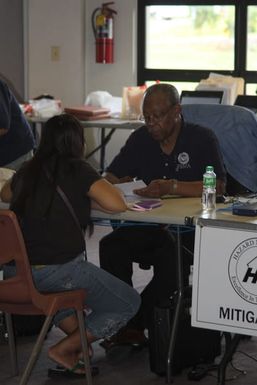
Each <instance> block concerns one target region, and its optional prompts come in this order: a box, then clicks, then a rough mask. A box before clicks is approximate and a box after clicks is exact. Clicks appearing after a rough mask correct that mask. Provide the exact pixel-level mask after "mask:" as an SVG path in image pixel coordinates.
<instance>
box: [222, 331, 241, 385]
mask: <svg viewBox="0 0 257 385" xmlns="http://www.w3.org/2000/svg"><path fill="white" fill-rule="evenodd" d="M224 336H225V353H224V355H223V357H222V360H221V362H220V364H219V366H218V385H224V384H225V381H226V369H227V365H228V363H229V362H230V361H231V359H232V357H233V354H234V352H235V350H236V348H237V346H238V344H239V342H240V339H241V335H240V334H235V335H234V337H233V338H231V334H230V333H224Z"/></svg>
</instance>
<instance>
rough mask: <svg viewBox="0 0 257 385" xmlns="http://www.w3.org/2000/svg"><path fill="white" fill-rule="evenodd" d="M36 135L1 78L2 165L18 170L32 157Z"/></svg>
mask: <svg viewBox="0 0 257 385" xmlns="http://www.w3.org/2000/svg"><path fill="white" fill-rule="evenodd" d="M34 144H35V143H34V137H33V133H32V131H31V128H30V126H29V124H28V122H27V121H26V119H25V117H24V115H23V113H22V111H21V109H20V107H19V104H18V102H17V100H16V98H15V97H14V95H13V94H12V92H11V90H10V89H9V87H8V86H7V84H6V83H5V82H3V81H2V80H0V167H6V168H11V169H14V170H16V169H17V168H19V167H20V165H21V164H22V163H23V162H24V161H25V160H27V159H29V158H31V156H32V151H33V148H34Z"/></svg>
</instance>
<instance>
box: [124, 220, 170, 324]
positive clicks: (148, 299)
mask: <svg viewBox="0 0 257 385" xmlns="http://www.w3.org/2000/svg"><path fill="white" fill-rule="evenodd" d="M148 235H149V236H151V237H152V239H153V240H154V242H152V248H151V250H148V255H147V261H148V263H149V262H150V263H151V265H153V272H154V274H153V277H152V279H151V281H150V282H149V283H148V285H147V286H146V287H145V289H144V290H143V292H142V293H141V299H142V303H141V307H140V309H139V311H138V313H137V314H136V316H135V317H133V318H132V319H131V320H130V322H129V325H130V327H134V328H139V329H145V328H147V327H148V321H149V319H150V317H151V316H152V314H153V308H154V306H155V305H156V304H157V303H159V302H160V301H161V300H164V299H167V298H169V297H170V296H171V295H172V294H173V292H174V291H175V290H176V288H177V274H176V258H175V253H176V248H175V241H174V237H173V236H172V234H170V233H169V231H168V230H166V229H165V228H162V227H159V228H155V229H154V231H151V234H148ZM141 260H142V258H141Z"/></svg>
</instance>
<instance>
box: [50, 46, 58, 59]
mask: <svg viewBox="0 0 257 385" xmlns="http://www.w3.org/2000/svg"><path fill="white" fill-rule="evenodd" d="M51 60H52V61H59V60H60V47H59V46H52V47H51Z"/></svg>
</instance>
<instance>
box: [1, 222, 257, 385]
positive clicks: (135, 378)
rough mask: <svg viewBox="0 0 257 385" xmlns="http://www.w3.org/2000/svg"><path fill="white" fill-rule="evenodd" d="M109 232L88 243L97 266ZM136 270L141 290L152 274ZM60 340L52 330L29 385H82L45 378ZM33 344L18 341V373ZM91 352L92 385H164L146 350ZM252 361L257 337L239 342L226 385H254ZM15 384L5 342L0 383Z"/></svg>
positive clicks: (179, 383)
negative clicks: (94, 371)
mask: <svg viewBox="0 0 257 385" xmlns="http://www.w3.org/2000/svg"><path fill="white" fill-rule="evenodd" d="M108 231H110V229H109V228H107V227H98V226H97V227H96V228H95V233H94V235H93V237H92V238H91V239H90V240H89V241H88V255H89V259H90V260H91V261H94V262H95V263H96V264H98V239H99V238H100V237H101V236H103V235H104V234H105V233H106V232H108ZM135 269H136V273H135V279H134V284H135V286H136V287H137V288H139V290H140V288H142V286H144V284H145V282H146V281H147V280H148V279H149V277H150V276H151V271H142V270H140V269H138V268H137V266H135ZM60 337H61V332H60V331H59V330H58V329H55V328H54V329H52V330H51V332H50V333H49V334H48V338H47V339H46V341H45V344H44V349H43V352H42V354H41V356H40V358H39V360H38V363H37V365H36V367H35V368H34V370H33V373H32V376H31V379H30V382H29V384H30V385H43V384H44V385H53V384H55V383H57V382H58V383H60V384H62V385H66V384H69V383H71V382H72V383H74V384H82V383H83V381H82V380H81V379H78V380H71V379H68V378H63V377H62V378H60V379H58V380H56V379H55V380H54V379H50V378H48V375H47V374H48V368H50V367H54V364H53V363H52V362H51V361H50V360H49V359H48V358H47V349H48V347H49V346H51V345H52V344H53V343H54V342H55V341H58V339H60ZM33 343H34V338H32V337H23V338H19V340H18V354H19V366H20V369H21V371H22V368H23V367H24V364H25V363H26V361H27V358H28V356H29V353H30V350H31V347H32V345H33ZM94 351H95V354H94V359H93V363H94V364H95V365H97V366H98V367H99V370H100V373H99V375H98V376H96V377H94V380H93V383H94V385H104V384H110V385H112V384H114V385H116V384H117V385H118V384H124V385H162V384H165V383H166V381H165V378H164V377H159V376H157V375H155V374H154V373H152V372H151V371H150V369H149V360H148V352H147V349H143V350H139V351H138V350H135V349H134V350H133V349H131V348H127V347H126V348H119V349H118V348H117V349H116V350H113V351H112V352H111V353H110V354H109V355H106V354H105V352H104V350H103V349H102V348H101V347H100V346H99V344H98V343H95V344H94ZM250 357H252V358H250ZM218 359H219V358H218ZM218 359H217V360H218ZM254 360H257V338H251V339H244V340H242V341H241V343H240V345H239V348H238V350H237V353H236V354H235V356H234V359H233V366H234V368H233V367H232V366H231V365H230V366H229V367H228V370H227V381H226V384H230V383H231V384H235V385H250V384H251V385H255V384H256V382H257V362H256V361H254ZM235 368H237V369H235ZM238 369H240V370H241V372H240V371H239V370H238ZM242 371H246V374H243V373H242ZM187 372H188V369H187V370H184V371H183V373H181V374H179V375H177V376H175V378H174V384H176V385H186V384H192V383H193V381H189V380H188V378H187ZM18 383H19V377H15V378H14V377H11V369H10V364H9V352H8V346H7V344H6V343H0V384H1V385H16V384H18ZM200 383H201V385H214V384H217V372H216V371H212V372H210V373H209V375H207V376H206V377H204V378H203V379H202V380H201V381H200Z"/></svg>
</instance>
